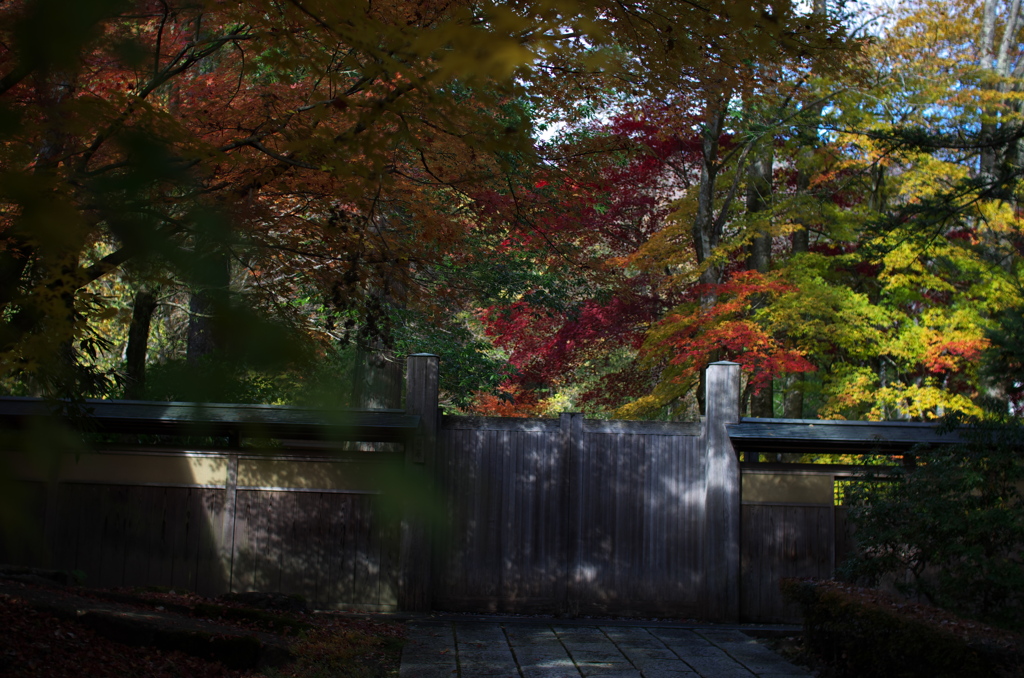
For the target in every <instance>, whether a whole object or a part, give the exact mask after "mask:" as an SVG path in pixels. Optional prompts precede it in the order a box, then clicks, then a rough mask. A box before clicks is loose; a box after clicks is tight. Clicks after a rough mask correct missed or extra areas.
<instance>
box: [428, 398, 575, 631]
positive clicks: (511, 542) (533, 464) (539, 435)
mask: <svg viewBox="0 0 1024 678" xmlns="http://www.w3.org/2000/svg"><path fill="white" fill-rule="evenodd" d="M453 420H454V421H453ZM504 422H508V425H503V424H504ZM563 473H564V469H563V466H562V464H561V454H560V450H559V429H558V422H557V421H552V420H547V421H545V420H512V421H509V420H496V419H486V418H449V419H447V420H446V423H445V425H444V428H443V429H442V433H441V447H440V454H439V458H438V469H437V479H438V488H439V491H440V493H441V497H442V498H443V502H444V507H443V508H444V515H445V524H444V525H442V526H440V528H439V529H438V530H437V532H436V533H435V534H436V537H437V541H436V542H435V543H436V551H435V553H436V561H435V567H434V572H435V577H434V591H435V594H434V602H435V606H437V607H438V608H439V609H448V610H473V611H484V610H488V611H494V612H499V611H500V612H542V611H543V612H556V611H559V609H560V608H561V606H562V604H563V600H562V599H563V596H564V585H563V582H564V561H565V558H564V551H563V549H564V520H563V519H562V517H563V516H564V513H563V512H562V510H561V507H560V501H561V498H562V487H563ZM560 573H562V574H561V575H560Z"/></svg>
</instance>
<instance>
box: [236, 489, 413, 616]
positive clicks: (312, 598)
mask: <svg viewBox="0 0 1024 678" xmlns="http://www.w3.org/2000/svg"><path fill="white" fill-rule="evenodd" d="M373 501H374V496H373V495H371V494H360V493H346V492H326V491H325V492H317V491H311V492H301V491H289V490H256V489H243V490H239V491H238V499H237V506H238V512H237V513H236V520H235V548H234V557H233V560H234V568H233V575H234V577H233V581H232V590H234V591H279V592H281V593H286V594H289V595H292V594H294V595H300V596H302V597H303V598H305V599H306V601H307V603H309V604H310V605H313V606H315V607H318V608H327V609H330V608H333V607H341V606H347V607H354V608H362V609H368V610H382V609H393V607H394V605H395V603H396V599H395V561H396V560H397V554H396V550H397V532H396V530H395V529H394V526H390V525H385V524H383V522H382V521H380V520H378V518H377V515H376V513H377V512H376V511H375V507H374V506H373Z"/></svg>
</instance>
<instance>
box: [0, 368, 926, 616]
mask: <svg viewBox="0 0 1024 678" xmlns="http://www.w3.org/2000/svg"><path fill="white" fill-rule="evenodd" d="M436 378H437V362H436V358H434V357H432V356H412V357H410V363H409V378H408V390H407V408H406V410H405V411H404V412H384V413H354V414H353V413H349V414H347V415H346V417H345V420H346V421H347V422H348V423H347V424H346V425H344V426H341V425H339V423H338V422H337V421H333V422H330V421H327V422H325V421H321V420H319V419H317V418H316V417H315V416H313V415H312V414H311V413H309V412H304V411H297V410H294V409H286V410H279V409H275V408H263V409H259V408H248V409H246V408H237V409H239V410H243V411H241V412H237V411H236V412H234V413H232V412H230V411H229V410H230V408H228V410H225V411H223V412H219V413H218V411H212V413H211V410H210V408H206V409H205V410H203V413H202V414H201V415H193V414H189V413H188V412H187V409H188V408H185V407H184V406H181V407H179V409H175V407H176V406H175V407H170V408H168V406H166V405H163V406H161V407H163V408H164V409H163V410H162V412H163V414H162V415H161V416H156V415H153V414H152V412H150V414H148V415H147V414H146V410H145V407H146V406H150V407H156V406H157V405H156V404H141V403H128V404H124V405H121V404H114V403H109V404H107V403H101V404H99V405H98V406H97V408H96V414H95V420H96V421H97V422H98V425H99V428H100V429H101V430H108V431H113V432H116V431H119V430H130V431H135V432H139V431H151V430H152V431H156V432H159V433H161V434H169V433H181V432H182V430H183V429H182V428H181V427H182V426H191V425H193V424H195V423H196V421H200V420H201V423H202V424H203V426H204V427H205V428H204V429H203V430H204V431H205V432H206V433H207V434H223V435H226V436H227V438H226V439H225V440H227V441H229V442H230V443H231V444H230V445H228V446H223V447H220V448H213V447H211V448H203V449H197V448H195V447H189V448H187V449H186V448H184V447H181V446H179V447H178V448H175V449H172V448H156V447H153V446H149V447H145V448H139V447H135V448H124V447H117V446H108V447H107V449H104V450H103V451H102V452H98V453H91V454H86V455H83V456H81V457H79V458H76V457H75V455H74V454H72V453H71V452H67V451H65V452H63V453H55V454H52V455H50V456H49V457H47V455H45V454H43V455H40V454H38V450H36V453H33V454H31V455H27V456H26V455H24V454H21V455H19V454H16V453H15V452H14V448H17V447H18V445H15V444H12V443H11V438H10V437H8V439H7V445H6V446H7V447H8V448H9V449H10V450H11V452H9V453H8V454H6V455H5V456H4V457H3V459H2V461H3V462H4V463H6V464H7V466H8V468H7V469H6V471H0V485H2V486H0V502H3V501H4V500H6V503H0V510H5V512H6V514H7V515H8V516H10V515H11V514H12V513H11V511H12V510H16V511H17V515H18V516H19V517H20V519H19V520H17V521H10V520H8V521H7V526H8V528H9V529H7V530H6V531H5V532H4V538H3V541H0V562H3V561H7V562H21V563H24V564H34V565H47V566H51V567H57V568H61V569H66V570H80V571H83V572H84V573H85V574H86V576H87V581H88V583H90V584H94V585H100V586H130V585H162V586H169V587H173V588H184V589H189V590H195V591H198V592H200V593H204V594H217V593H221V592H225V591H241V590H274V591H281V592H284V593H295V594H300V595H302V596H304V597H305V598H306V599H307V601H309V603H310V604H311V605H313V606H315V607H318V608H348V609H368V610H394V609H408V610H428V609H434V610H449V611H465V612H528V613H537V612H545V613H554V614H565V615H577V614H589V615H598V614H613V615H622V616H665V617H689V618H700V619H707V620H718V621H735V620H737V619H742V620H745V621H793V620H795V619H796V614H797V613H796V611H795V610H794V609H792V608H789V607H787V606H786V605H785V604H783V602H782V601H781V599H780V596H779V594H778V580H779V578H781V577H784V576H829V575H831V574H832V572H833V571H834V569H835V567H836V566H837V565H838V564H839V563H840V562H841V559H842V554H843V553H844V552H845V551H846V550H848V549H849V548H850V545H849V537H848V535H847V534H846V529H845V527H844V526H845V520H844V513H843V509H842V508H841V507H836V506H835V505H834V503H835V502H834V501H833V485H834V483H835V481H836V479H837V478H840V477H842V476H844V475H849V473H850V472H851V469H848V468H844V467H838V466H825V465H823V466H807V465H794V464H764V463H751V462H744V463H743V464H742V465H741V464H740V462H739V458H738V454H737V452H738V451H740V450H742V451H747V452H749V451H750V450H754V451H757V450H762V451H763V450H769V449H770V450H788V449H806V448H807V445H814V446H815V447H814V449H817V450H819V451H828V450H829V449H830V446H831V447H832V448H835V449H838V450H842V451H844V452H846V451H850V450H851V449H854V448H857V446H858V445H859V446H860V447H859V448H858V449H866V446H871V445H875V446H877V445H878V444H880V441H881V442H882V443H885V441H886V440H889V441H890V442H891V443H892V445H903V446H904V449H905V448H906V447H907V446H908V445H909V444H911V442H913V441H916V440H919V439H921V438H922V436H923V437H927V436H931V435H933V433H934V432H933V431H932V429H930V428H928V429H926V428H923V427H918V428H911V429H907V428H906V427H899V426H888V425H881V424H880V425H871V426H860V427H858V426H857V425H854V423H851V422H842V423H839V422H834V423H829V422H792V421H785V420H747V419H744V420H741V419H740V417H739V416H738V415H739V411H738V408H739V366H738V365H735V364H732V363H716V364H713V365H711V366H710V367H709V368H708V374H707V383H708V405H707V415H706V417H704V418H703V419H702V421H701V422H699V423H664V422H616V421H597V420H587V419H584V418H583V416H582V415H579V414H563V415H562V416H561V417H560V418H559V419H498V418H475V417H443V418H442V417H440V415H439V414H438V409H437V382H436ZM28 405H29V404H26V403H25V402H22V401H17V402H15V401H10V400H8V401H7V402H3V403H0V427H2V428H3V429H4V431H5V433H8V434H12V432H14V431H16V430H19V429H25V428H26V427H27V426H29V424H30V423H31V421H34V420H33V419H32V418H31V417H29V416H28V414H26V411H25V408H26V407H28ZM19 408H20V409H19ZM12 412H13V413H14V414H11V413H12ZM19 417H20V418H19ZM147 417H148V418H147ZM353 417H354V419H353ZM26 422H29V423H26ZM190 422H191V423H190ZM886 426H888V428H886ZM104 427H106V428H104ZM189 430H191V429H189ZM908 430H909V431H910V433H907V431H908ZM339 432H340V433H339ZM413 434H414V435H413ZM247 435H259V436H260V437H263V438H266V437H272V438H273V437H276V438H278V439H279V441H278V443H277V445H276V446H275V447H272V448H270V449H264V450H262V451H261V450H260V449H257V448H255V447H252V446H246V443H245V437H246V436H247ZM901 436H902V437H901ZM296 438H311V439H318V440H319V441H320V442H315V441H313V442H309V441H307V442H296V441H295V439H296ZM346 439H347V440H374V441H385V442H389V443H392V444H390V445H388V446H385V447H386V449H388V450H393V449H395V448H396V446H395V445H394V443H402V445H401V446H399V447H400V448H401V449H403V450H404V451H401V452H393V451H376V452H375V451H373V446H372V445H370V446H360V449H359V451H356V450H355V449H354V448H353V447H352V446H347V447H346V446H342V445H339V444H338V442H339V441H341V440H346ZM289 441H292V442H289ZM325 441H331V442H325ZM851 441H852V442H851ZM801 446H803V447H801ZM37 447H38V445H37ZM58 447H59V446H58ZM51 451H52V450H51ZM12 479H15V480H12ZM14 499H18V503H17V508H16V509H11V507H12V506H15V504H13V503H12V501H13V500H14ZM10 528H13V529H10ZM19 528H20V531H19Z"/></svg>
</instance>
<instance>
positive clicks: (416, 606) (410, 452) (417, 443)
mask: <svg viewBox="0 0 1024 678" xmlns="http://www.w3.org/2000/svg"><path fill="white" fill-rule="evenodd" d="M437 375H438V357H437V356H436V355H432V354H429V353H415V354H413V355H410V356H409V357H408V363H407V370H406V377H405V379H406V392H405V411H406V414H415V415H419V417H420V427H419V431H418V432H417V434H416V438H415V439H414V440H413V441H412V442H409V443H406V445H405V480H404V483H403V484H405V483H409V484H410V486H409V487H408V488H407V490H408V491H406V492H405V494H406V496H405V497H402V498H401V501H402V502H403V507H404V508H403V512H402V526H401V542H400V545H399V584H398V606H399V608H400V609H402V610H407V611H410V612H427V611H429V610H430V607H431V604H432V602H433V587H432V583H431V563H432V562H433V552H432V542H433V530H432V529H431V525H430V519H429V516H430V515H431V514H434V513H436V511H434V510H431V508H432V507H430V506H424V505H423V504H424V503H425V502H429V501H431V500H432V498H433V480H434V469H435V460H436V456H437V436H438V433H439V429H440V413H439V410H438V395H437V388H438V387H437Z"/></svg>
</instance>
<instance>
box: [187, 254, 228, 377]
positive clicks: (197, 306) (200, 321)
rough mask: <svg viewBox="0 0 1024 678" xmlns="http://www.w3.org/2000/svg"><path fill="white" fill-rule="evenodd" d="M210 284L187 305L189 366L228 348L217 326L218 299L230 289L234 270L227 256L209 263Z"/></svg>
mask: <svg viewBox="0 0 1024 678" xmlns="http://www.w3.org/2000/svg"><path fill="white" fill-rule="evenodd" d="M207 273H208V280H207V284H206V285H205V286H203V287H200V288H198V289H196V290H194V291H193V292H192V296H191V298H190V299H189V302H188V349H187V353H186V357H187V360H188V362H189V363H190V364H192V365H194V364H196V363H197V362H198V361H199V360H200V359H201V358H203V357H204V356H207V355H210V354H211V353H214V352H215V351H219V350H222V349H224V348H225V337H224V332H223V331H222V330H221V329H220V328H218V327H217V326H216V317H215V316H216V313H217V301H218V297H219V298H221V299H223V297H224V296H225V295H226V293H227V292H228V290H229V287H230V281H231V267H230V262H229V261H228V258H227V256H225V255H223V254H218V255H214V256H213V257H212V258H211V260H210V261H209V269H208V271H207Z"/></svg>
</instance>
